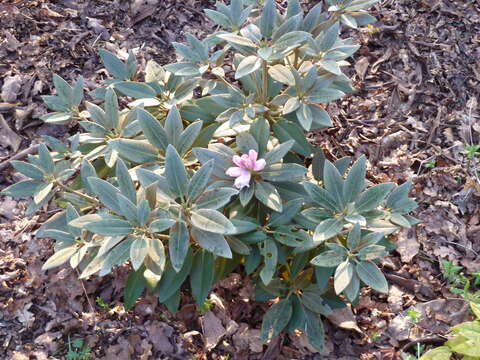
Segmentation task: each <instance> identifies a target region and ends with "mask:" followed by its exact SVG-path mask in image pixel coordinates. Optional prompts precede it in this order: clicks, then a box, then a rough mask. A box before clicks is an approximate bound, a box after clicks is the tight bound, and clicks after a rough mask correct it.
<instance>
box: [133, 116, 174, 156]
mask: <svg viewBox="0 0 480 360" xmlns="http://www.w3.org/2000/svg"><path fill="white" fill-rule="evenodd" d="M136 111H137V119H138V121H139V123H140V126H141V127H142V130H143V134H144V135H145V137H146V138H147V140H148V142H149V143H150V144H152V145H153V146H155V147H156V148H158V149H160V150H165V149H166V148H167V146H168V143H169V142H168V135H167V133H166V131H165V130H164V128H163V127H162V126H161V125H160V123H159V122H158V120H157V119H155V117H153V115H152V114H150V113H149V112H148V111H146V110H144V109H140V108H137V109H136Z"/></svg>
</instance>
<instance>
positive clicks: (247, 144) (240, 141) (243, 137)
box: [236, 133, 258, 154]
mask: <svg viewBox="0 0 480 360" xmlns="http://www.w3.org/2000/svg"><path fill="white" fill-rule="evenodd" d="M236 142H237V146H238V148H239V149H240V152H242V153H244V154H248V152H249V151H250V150H255V151H256V152H257V153H258V144H257V141H256V140H255V138H254V137H253V136H252V135H251V134H249V133H240V134H238V135H237V137H236Z"/></svg>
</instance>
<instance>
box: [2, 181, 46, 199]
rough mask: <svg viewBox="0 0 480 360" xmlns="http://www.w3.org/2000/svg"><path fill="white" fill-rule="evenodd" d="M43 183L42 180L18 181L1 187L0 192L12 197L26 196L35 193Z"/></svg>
mask: <svg viewBox="0 0 480 360" xmlns="http://www.w3.org/2000/svg"><path fill="white" fill-rule="evenodd" d="M44 184H45V183H44V182H41V181H35V180H25V181H20V182H18V183H16V184H13V185H10V186H9V187H7V188H6V189H3V190H2V191H1V192H0V193H1V194H2V195H7V196H11V197H14V198H27V197H30V196H33V195H35V193H36V192H37V190H38V189H39V188H40V187H41V186H43V185H44Z"/></svg>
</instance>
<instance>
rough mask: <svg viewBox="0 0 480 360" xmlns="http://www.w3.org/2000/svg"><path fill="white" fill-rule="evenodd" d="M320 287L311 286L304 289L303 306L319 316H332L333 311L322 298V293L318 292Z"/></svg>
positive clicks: (301, 297)
mask: <svg viewBox="0 0 480 360" xmlns="http://www.w3.org/2000/svg"><path fill="white" fill-rule="evenodd" d="M318 290H319V288H318V286H316V285H314V286H309V287H307V288H306V289H303V291H302V295H301V296H300V300H301V302H302V304H303V305H304V306H305V307H306V308H307V309H308V310H310V311H313V312H314V313H317V314H322V315H330V314H331V313H332V309H331V308H330V306H328V304H327V303H326V302H325V301H324V300H323V298H322V291H318Z"/></svg>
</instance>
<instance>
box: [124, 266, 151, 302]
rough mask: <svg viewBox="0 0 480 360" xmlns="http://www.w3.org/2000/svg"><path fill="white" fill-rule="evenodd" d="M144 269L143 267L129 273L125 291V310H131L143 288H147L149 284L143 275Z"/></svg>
mask: <svg viewBox="0 0 480 360" xmlns="http://www.w3.org/2000/svg"><path fill="white" fill-rule="evenodd" d="M143 271H144V270H143V268H141V269H139V270H137V271H132V272H130V274H128V278H127V284H126V285H125V289H124V291H123V303H124V306H125V310H130V309H131V308H132V307H133V305H134V304H135V301H137V299H138V298H139V297H140V295H142V293H143V290H145V287H146V285H147V284H146V281H145V278H144V277H143Z"/></svg>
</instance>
